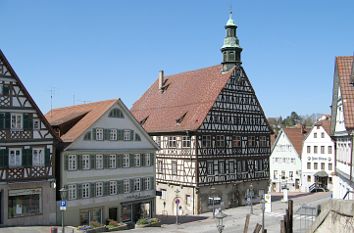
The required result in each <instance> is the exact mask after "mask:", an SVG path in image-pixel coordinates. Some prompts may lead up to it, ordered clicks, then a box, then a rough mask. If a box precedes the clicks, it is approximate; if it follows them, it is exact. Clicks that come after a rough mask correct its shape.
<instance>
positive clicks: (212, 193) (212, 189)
mask: <svg viewBox="0 0 354 233" xmlns="http://www.w3.org/2000/svg"><path fill="white" fill-rule="evenodd" d="M210 191H211V195H212V198H213V218H215V187H214V186H211V187H210Z"/></svg>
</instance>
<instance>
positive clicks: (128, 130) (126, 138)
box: [123, 129, 131, 141]
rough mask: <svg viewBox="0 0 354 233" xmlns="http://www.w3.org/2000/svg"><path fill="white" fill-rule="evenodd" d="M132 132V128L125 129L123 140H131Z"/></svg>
mask: <svg viewBox="0 0 354 233" xmlns="http://www.w3.org/2000/svg"><path fill="white" fill-rule="evenodd" d="M130 134H131V130H130V129H125V130H124V137H123V140H124V141H130Z"/></svg>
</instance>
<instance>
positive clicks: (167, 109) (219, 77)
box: [131, 65, 234, 133]
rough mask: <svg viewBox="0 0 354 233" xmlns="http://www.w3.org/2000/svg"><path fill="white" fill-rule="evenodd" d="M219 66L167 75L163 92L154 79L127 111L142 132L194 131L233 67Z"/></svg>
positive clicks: (229, 75)
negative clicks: (136, 121)
mask: <svg viewBox="0 0 354 233" xmlns="http://www.w3.org/2000/svg"><path fill="white" fill-rule="evenodd" d="M221 70H222V65H217V66H211V67H207V68H203V69H199V70H195V71H189V72H185V73H180V74H176V75H172V76H167V77H166V81H165V82H164V87H165V88H164V91H163V92H160V90H159V82H158V80H157V81H155V82H154V83H153V84H152V86H151V87H150V88H149V89H148V90H147V91H146V92H145V93H144V95H143V96H142V97H141V98H140V99H139V100H138V101H136V102H135V103H134V105H133V107H132V109H131V111H132V113H133V115H134V116H135V118H136V119H137V120H138V121H139V122H140V123H141V124H142V125H143V127H144V128H145V130H146V131H148V132H149V133H151V132H178V131H185V130H190V131H195V130H197V129H198V128H199V127H200V125H201V124H202V122H203V120H204V119H205V117H206V115H207V114H208V112H209V110H210V109H211V108H212V106H213V104H214V102H215V100H216V98H217V97H218V95H219V94H220V92H221V91H222V89H223V88H224V86H225V85H226V83H227V81H228V80H229V78H230V77H231V75H232V72H233V70H234V69H231V70H230V71H228V72H225V73H222V72H221Z"/></svg>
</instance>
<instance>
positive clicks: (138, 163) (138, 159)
mask: <svg viewBox="0 0 354 233" xmlns="http://www.w3.org/2000/svg"><path fill="white" fill-rule="evenodd" d="M134 159H135V167H140V165H141V164H140V154H136V155H134Z"/></svg>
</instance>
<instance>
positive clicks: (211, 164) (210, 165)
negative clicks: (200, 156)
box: [207, 161, 214, 175]
mask: <svg viewBox="0 0 354 233" xmlns="http://www.w3.org/2000/svg"><path fill="white" fill-rule="evenodd" d="M207 164H208V175H214V162H211V161H210V162H209V161H208V163H207Z"/></svg>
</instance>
